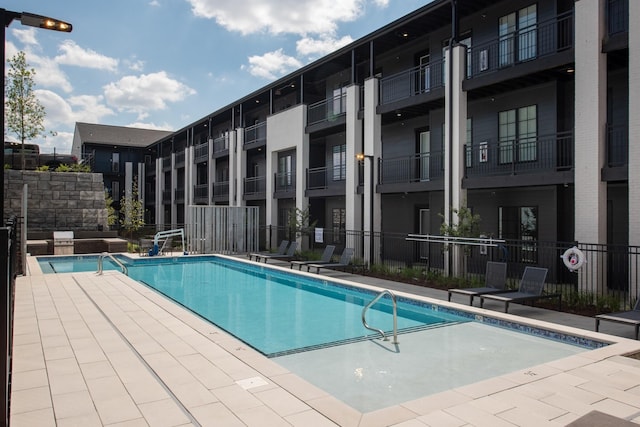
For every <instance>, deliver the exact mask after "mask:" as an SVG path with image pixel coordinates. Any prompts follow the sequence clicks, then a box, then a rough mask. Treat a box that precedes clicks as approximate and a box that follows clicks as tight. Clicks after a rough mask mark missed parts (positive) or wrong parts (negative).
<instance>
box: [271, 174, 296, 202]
mask: <svg viewBox="0 0 640 427" xmlns="http://www.w3.org/2000/svg"><path fill="white" fill-rule="evenodd" d="M273 181H274V186H273V188H274V194H273V197H275V198H276V199H285V198H292V197H294V196H295V194H296V174H295V172H278V173H276V174H274V176H273Z"/></svg>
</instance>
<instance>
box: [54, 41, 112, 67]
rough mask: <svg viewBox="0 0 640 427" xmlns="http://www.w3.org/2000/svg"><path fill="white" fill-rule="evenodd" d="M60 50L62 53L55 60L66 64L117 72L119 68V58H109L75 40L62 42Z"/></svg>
mask: <svg viewBox="0 0 640 427" xmlns="http://www.w3.org/2000/svg"><path fill="white" fill-rule="evenodd" d="M58 50H59V51H61V52H62V54H61V55H58V56H56V57H55V61H56V62H57V63H59V64H64V65H75V66H77V67H83V68H95V69H98V70H108V71H112V72H115V71H116V70H117V69H118V60H117V59H114V58H109V57H108V56H105V55H102V54H100V53H98V52H96V51H94V50H91V49H84V48H82V47H80V46H78V45H77V44H76V42H74V41H73V40H65V41H64V42H62V44H61V45H60V47H59V48H58Z"/></svg>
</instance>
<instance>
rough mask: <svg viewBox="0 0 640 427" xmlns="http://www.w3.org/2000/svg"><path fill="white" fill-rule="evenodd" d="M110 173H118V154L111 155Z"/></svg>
mask: <svg viewBox="0 0 640 427" xmlns="http://www.w3.org/2000/svg"><path fill="white" fill-rule="evenodd" d="M111 172H113V173H118V172H120V153H112V154H111Z"/></svg>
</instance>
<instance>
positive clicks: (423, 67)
mask: <svg viewBox="0 0 640 427" xmlns="http://www.w3.org/2000/svg"><path fill="white" fill-rule="evenodd" d="M429 61H430V55H429V51H427V52H426V53H424V54H422V55H420V57H419V58H418V66H419V67H420V72H419V76H418V92H419V93H422V92H429V90H431V67H430V66H429Z"/></svg>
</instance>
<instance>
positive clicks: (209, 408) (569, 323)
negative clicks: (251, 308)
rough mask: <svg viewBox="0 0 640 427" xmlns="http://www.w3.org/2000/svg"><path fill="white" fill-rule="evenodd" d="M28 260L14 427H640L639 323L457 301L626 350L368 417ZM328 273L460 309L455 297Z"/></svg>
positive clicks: (114, 295) (169, 316)
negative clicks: (610, 420) (600, 420)
mask: <svg viewBox="0 0 640 427" xmlns="http://www.w3.org/2000/svg"><path fill="white" fill-rule="evenodd" d="M28 263H29V271H30V274H29V275H27V276H24V277H19V278H18V279H17V282H16V299H15V328H14V341H13V346H14V347H13V348H14V352H13V376H12V395H11V425H12V426H13V427H16V426H18V427H21V426H29V427H31V426H188V425H195V426H199V425H201V426H208V425H212V426H214V425H215V426H261V427H263V426H304V427H309V426H314V427H315V426H336V425H338V426H349V427H350V426H403V427H423V426H491V427H500V426H536V427H538V426H565V425H568V424H570V423H572V422H574V421H576V420H579V419H581V417H584V416H585V415H587V414H589V413H591V412H592V411H598V412H600V413H604V414H608V415H612V416H614V417H616V418H617V419H618V420H616V421H617V422H619V423H620V424H619V425H627V424H628V422H627V423H626V424H622V423H623V422H624V421H623V420H628V421H631V422H633V423H637V424H640V360H636V359H632V358H629V357H625V356H624V355H626V354H630V353H635V352H639V351H640V341H635V340H632V339H629V338H630V337H632V332H633V328H631V327H629V326H625V325H618V324H613V323H609V322H606V323H603V324H602V331H603V332H606V333H607V334H603V333H600V334H598V333H595V332H593V327H594V321H593V319H592V318H585V317H581V316H573V315H569V314H566V313H557V312H553V311H549V310H543V309H537V308H532V307H529V306H521V305H513V306H512V308H511V310H510V313H513V314H512V315H505V314H502V313H499V312H498V311H497V310H499V307H498V306H495V307H492V306H491V305H490V304H486V308H487V309H486V310H483V309H479V308H477V307H471V308H470V307H468V306H466V305H456V306H457V307H459V308H464V309H469V310H471V311H474V312H476V313H478V315H483V314H487V315H491V316H492V317H506V318H514V319H518V320H527V321H528V322H530V323H532V324H537V325H545V322H553V323H557V324H561V325H564V326H563V327H560V328H558V329H561V330H567V331H569V332H571V333H575V334H578V335H582V336H586V337H591V338H594V339H598V340H603V341H607V342H614V344H612V345H609V346H607V347H605V348H601V349H598V350H592V351H588V352H584V353H581V354H579V355H575V356H571V357H568V358H564V359H560V360H556V361H554V362H550V363H545V364H542V365H538V366H533V367H531V368H528V369H524V370H521V371H516V372H512V373H510V374H507V375H502V376H498V377H495V378H491V379H489V380H485V381H481V382H478V383H475V384H470V385H467V386H463V387H459V388H455V389H452V390H449V391H446V392H442V393H438V394H434V395H430V396H425V397H422V398H419V399H416V400H412V401H409V402H405V403H402V404H399V405H395V406H391V407H388V408H383V409H380V410H378V411H373V412H369V413H360V412H358V411H356V410H354V409H353V408H351V407H349V406H347V405H345V404H344V403H342V402H340V401H339V400H337V399H336V398H334V397H333V396H331V395H329V394H327V393H326V392H324V391H322V390H320V389H318V388H317V387H315V386H313V385H312V384H309V383H308V382H306V381H304V380H303V379H301V378H299V377H298V376H296V375H295V374H293V373H291V372H288V371H287V370H286V369H285V368H283V367H281V366H279V365H278V364H277V363H276V362H274V361H273V360H271V359H268V358H266V357H264V356H262V355H261V354H260V353H258V352H257V351H255V350H253V349H252V348H251V347H249V346H247V345H246V344H244V343H243V342H241V341H239V340H237V339H236V338H234V337H232V336H230V335H228V334H227V333H226V332H224V331H222V330H220V329H219V328H217V327H215V326H213V325H211V324H210V323H208V322H206V321H204V320H202V319H201V318H200V317H198V316H196V315H194V314H192V313H190V312H189V311H187V310H186V309H184V308H183V307H181V306H179V305H177V304H175V303H173V302H171V301H169V300H168V299H166V298H165V297H163V296H161V295H159V294H157V293H155V292H153V291H151V290H150V289H148V288H147V287H145V286H143V285H141V284H139V283H137V282H135V281H133V280H132V279H130V278H128V277H126V276H124V275H122V274H120V273H118V272H111V271H110V272H105V274H104V275H103V276H96V275H95V273H69V274H49V275H42V274H38V270H39V268H38V267H37V265H36V263H35V259H34V258H29V260H28ZM322 273H323V274H326V275H327V276H332V277H334V278H337V279H340V280H351V281H354V282H358V283H361V284H364V285H367V286H375V287H380V288H384V289H391V290H394V291H396V292H398V293H401V294H402V293H411V294H414V295H418V296H419V297H420V298H426V299H429V298H431V299H435V300H438V301H437V303H438V304H441V305H447V304H448V303H447V302H446V291H438V290H434V289H428V288H419V287H415V286H410V285H405V284H402V283H395V282H389V281H384V280H379V279H375V278H371V277H366V276H357V275H350V274H348V273H342V272H333V271H327V270H322ZM454 298H455V297H454ZM460 302H463V301H460ZM513 315H517V317H513ZM520 316H521V317H523V318H525V319H522V318H521V317H520ZM608 334H609V335H608ZM581 425H589V424H581ZM611 425H617V424H611Z"/></svg>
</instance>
